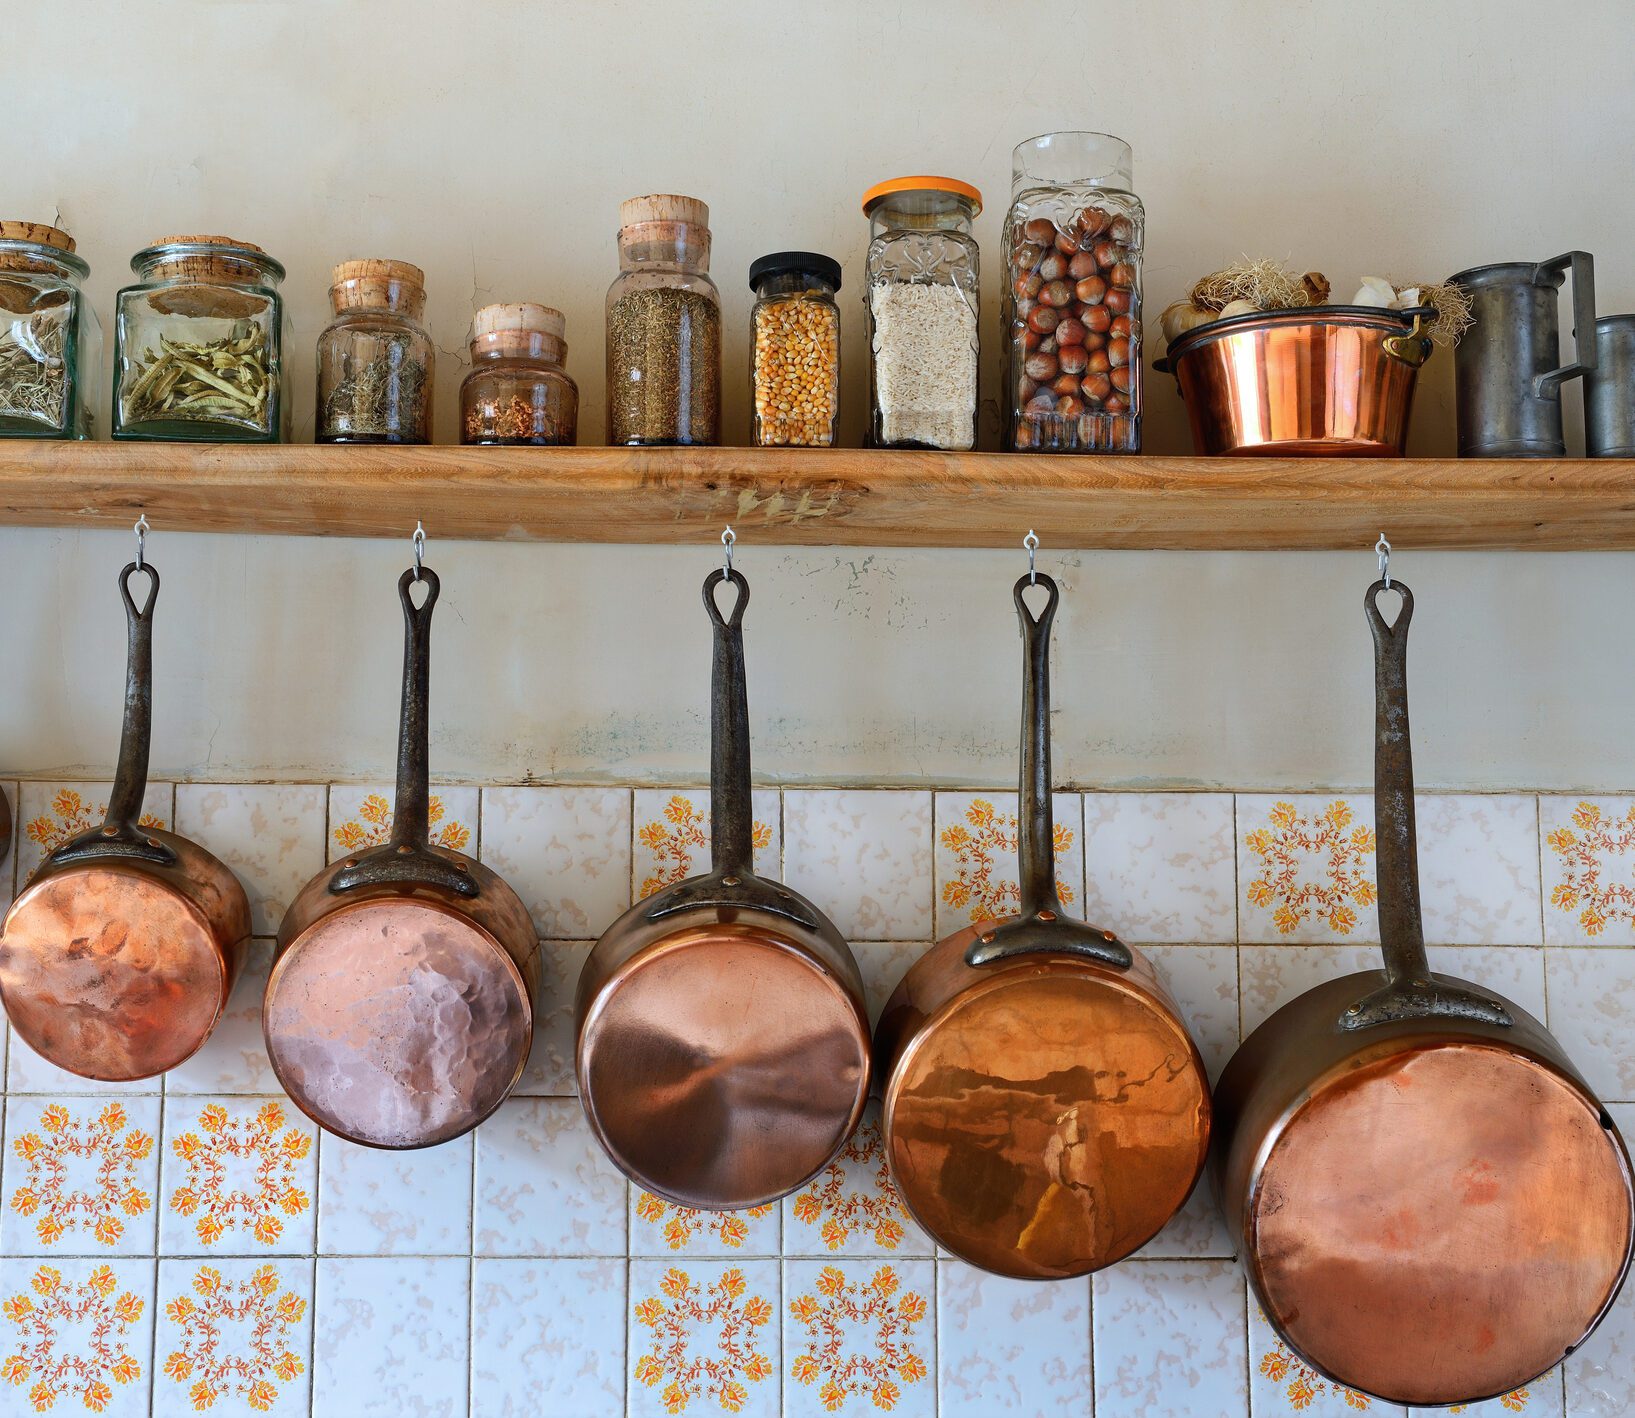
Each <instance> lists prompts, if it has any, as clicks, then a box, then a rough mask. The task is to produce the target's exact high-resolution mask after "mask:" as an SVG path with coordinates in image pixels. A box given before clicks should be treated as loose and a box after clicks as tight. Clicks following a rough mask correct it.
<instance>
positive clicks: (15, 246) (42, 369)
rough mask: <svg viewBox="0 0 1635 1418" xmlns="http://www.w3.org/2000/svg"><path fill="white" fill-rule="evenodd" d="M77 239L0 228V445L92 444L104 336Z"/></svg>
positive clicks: (49, 230)
mask: <svg viewBox="0 0 1635 1418" xmlns="http://www.w3.org/2000/svg"><path fill="white" fill-rule="evenodd" d="M90 269H91V268H90V267H89V266H87V265H86V264H85V262H84V261H82V260H81V259H80V258H79V257H78V256H76V255H74V238H73V237H71V236H69V235H68V233H67V232H63V231H58V230H57V228H56V227H52V226H43V225H41V224H40V223H38V222H11V221H0V438H89V437H90V436H91V390H92V389H93V388H95V386H96V378H97V362H98V360H99V359H100V357H101V353H102V328H101V326H99V325H98V324H97V318H96V313H95V312H94V311H93V310H92V309H91V306H90V303H89V302H88V301H87V300H86V299H85V297H84V295H83V294H82V293H81V291H80V283H81V282H82V281H83V280H84V279H85V278H86V276H88V275H89V274H90Z"/></svg>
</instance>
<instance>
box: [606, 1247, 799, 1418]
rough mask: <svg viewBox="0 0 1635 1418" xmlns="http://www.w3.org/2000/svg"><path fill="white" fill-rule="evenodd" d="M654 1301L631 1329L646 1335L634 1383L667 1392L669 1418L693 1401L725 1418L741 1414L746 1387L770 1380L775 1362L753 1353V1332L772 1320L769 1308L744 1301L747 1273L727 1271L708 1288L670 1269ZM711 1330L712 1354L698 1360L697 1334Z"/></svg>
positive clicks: (640, 1310) (750, 1298)
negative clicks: (710, 1404)
mask: <svg viewBox="0 0 1635 1418" xmlns="http://www.w3.org/2000/svg"><path fill="white" fill-rule="evenodd" d="M659 1291H660V1293H659V1294H658V1295H649V1296H647V1297H646V1298H645V1299H643V1300H641V1301H639V1302H638V1303H637V1305H636V1308H635V1315H636V1321H637V1323H638V1324H641V1325H643V1326H645V1327H646V1329H647V1330H649V1331H650V1337H649V1339H648V1340H647V1347H646V1348H645V1350H644V1351H643V1353H642V1354H640V1355H639V1356H638V1357H637V1359H636V1378H637V1379H638V1380H639V1381H640V1382H642V1383H644V1384H646V1385H647V1386H648V1387H650V1388H656V1387H658V1386H659V1385H660V1384H662V1385H663V1386H664V1388H663V1392H662V1394H661V1395H660V1397H661V1398H662V1400H663V1403H664V1411H665V1412H666V1413H684V1412H686V1410H687V1405H688V1404H689V1403H691V1402H692V1401H693V1400H694V1399H697V1398H701V1397H705V1396H708V1397H709V1398H711V1399H713V1400H714V1401H715V1403H716V1404H717V1405H718V1406H719V1408H720V1409H721V1411H722V1412H723V1413H739V1412H742V1410H743V1407H744V1403H745V1402H746V1400H747V1399H748V1398H749V1389H748V1387H747V1385H749V1384H752V1383H761V1382H763V1381H765V1380H766V1379H767V1378H769V1377H771V1374H772V1361H771V1360H770V1359H769V1358H768V1357H767V1356H766V1355H765V1354H763V1353H762V1352H761V1351H760V1349H759V1348H757V1347H756V1346H757V1345H758V1343H759V1342H760V1341H759V1338H758V1336H757V1334H756V1331H757V1330H760V1329H763V1328H765V1326H766V1325H767V1324H768V1323H769V1322H770V1321H771V1319H772V1306H771V1304H770V1303H768V1301H767V1300H766V1299H764V1298H763V1297H762V1296H760V1295H752V1294H750V1293H749V1287H748V1285H747V1284H746V1283H745V1281H744V1273H743V1271H741V1270H738V1269H736V1268H734V1269H729V1270H725V1271H723V1272H722V1273H721V1277H720V1278H719V1279H718V1280H716V1281H714V1282H713V1283H711V1284H709V1285H702V1284H700V1283H699V1282H698V1281H697V1280H695V1279H693V1277H692V1276H691V1275H690V1274H688V1272H687V1271H685V1270H681V1269H678V1268H676V1267H674V1266H672V1267H671V1268H670V1269H668V1270H666V1271H665V1272H664V1279H663V1280H662V1281H661V1282H660V1284H659ZM701 1330H708V1331H709V1332H710V1336H711V1338H712V1339H713V1340H714V1342H715V1348H716V1353H714V1354H705V1353H702V1352H700V1349H699V1345H698V1340H699V1338H700V1331H701Z"/></svg>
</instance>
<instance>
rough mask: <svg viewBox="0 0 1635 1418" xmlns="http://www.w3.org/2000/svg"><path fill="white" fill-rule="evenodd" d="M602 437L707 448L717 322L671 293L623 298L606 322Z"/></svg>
mask: <svg viewBox="0 0 1635 1418" xmlns="http://www.w3.org/2000/svg"><path fill="white" fill-rule="evenodd" d="M607 372H608V431H609V435H610V439H609V441H610V442H612V443H615V444H644V443H651V444H666V443H684V444H714V443H717V442H719V441H720V431H721V316H720V313H719V312H718V311H717V309H716V306H715V302H714V301H712V300H710V299H709V297H707V296H705V295H701V294H699V292H697V291H691V290H682V289H678V288H676V287H673V286H663V287H658V288H654V289H646V290H632V291H627V292H626V293H625V294H624V295H622V296H620V297H619V298H618V300H616V301H615V302H614V303H613V309H612V310H611V311H610V312H609V314H608V345H607Z"/></svg>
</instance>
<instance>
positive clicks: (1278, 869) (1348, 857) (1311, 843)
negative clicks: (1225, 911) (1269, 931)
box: [1244, 798, 1377, 935]
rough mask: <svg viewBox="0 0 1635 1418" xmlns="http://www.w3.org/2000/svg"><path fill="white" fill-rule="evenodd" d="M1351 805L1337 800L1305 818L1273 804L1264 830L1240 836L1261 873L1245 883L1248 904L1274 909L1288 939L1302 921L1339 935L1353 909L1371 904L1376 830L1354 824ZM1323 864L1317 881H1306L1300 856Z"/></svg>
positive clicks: (1347, 929) (1349, 925) (1347, 928)
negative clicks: (1322, 925)
mask: <svg viewBox="0 0 1635 1418" xmlns="http://www.w3.org/2000/svg"><path fill="white" fill-rule="evenodd" d="M1353 818H1354V814H1353V813H1352V811H1351V805H1350V804H1349V803H1348V802H1346V801H1345V799H1344V798H1337V799H1336V800H1335V801H1333V802H1331V803H1330V804H1329V805H1328V806H1327V807H1326V808H1324V809H1323V811H1322V812H1320V813H1317V814H1315V815H1313V816H1308V815H1307V814H1306V813H1304V812H1302V811H1301V810H1300V809H1299V808H1297V807H1296V806H1295V805H1294V804H1293V803H1282V802H1280V803H1277V804H1275V805H1274V806H1273V808H1272V812H1271V818H1270V821H1269V823H1268V825H1267V826H1265V827H1259V828H1256V829H1255V830H1254V831H1253V832H1251V833H1249V834H1248V835H1247V836H1246V837H1245V838H1244V843H1245V845H1246V846H1247V847H1248V848H1249V850H1250V851H1251V852H1253V853H1254V854H1255V855H1256V856H1257V857H1259V858H1260V861H1261V866H1260V874H1259V875H1258V876H1257V877H1256V878H1255V879H1254V880H1253V881H1251V882H1250V883H1249V887H1248V892H1247V894H1248V897H1249V900H1250V902H1251V903H1252V904H1254V905H1256V906H1261V907H1272V908H1273V910H1272V921H1273V923H1274V924H1275V925H1276V926H1277V929H1278V931H1279V932H1280V933H1281V934H1283V935H1288V934H1290V933H1292V932H1293V931H1295V930H1297V929H1298V928H1299V927H1300V925H1301V924H1302V923H1303V922H1306V921H1309V920H1314V919H1315V920H1321V921H1323V922H1325V923H1326V924H1327V925H1328V926H1329V928H1330V929H1331V930H1333V931H1335V932H1337V933H1338V934H1340V935H1350V934H1351V931H1352V929H1353V928H1354V927H1355V926H1356V924H1357V913H1356V911H1355V910H1353V909H1352V908H1353V907H1355V906H1372V905H1373V904H1374V901H1375V898H1376V895H1377V893H1376V892H1375V889H1374V883H1373V880H1372V879H1371V878H1370V876H1369V874H1368V870H1369V866H1370V865H1371V864H1372V862H1373V860H1374V831H1373V829H1372V828H1370V827H1364V826H1362V825H1361V824H1354V822H1353ZM1307 855H1314V856H1317V857H1320V858H1321V859H1322V860H1323V862H1324V873H1323V877H1322V879H1321V880H1319V881H1312V880H1309V879H1306V871H1305V863H1303V862H1302V860H1301V859H1302V857H1304V856H1307Z"/></svg>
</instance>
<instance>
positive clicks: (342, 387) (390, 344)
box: [316, 259, 436, 443]
mask: <svg viewBox="0 0 1635 1418" xmlns="http://www.w3.org/2000/svg"><path fill="white" fill-rule="evenodd" d="M329 304H330V308H331V309H332V310H333V311H334V312H335V318H334V319H333V320H332V321H330V323H329V324H328V325H327V326H326V327H325V329H324V332H323V334H321V335H319V336H318V423H317V435H316V437H317V441H318V442H319V443H430V442H431V393H432V378H433V373H434V368H435V356H436V351H435V349H434V348H433V346H432V342H431V336H430V334H428V333H427V331H426V327H425V326H424V325H422V324H421V323H420V319H421V316H422V315H424V314H425V310H426V273H425V272H424V271H422V270H421V269H420V267H418V266H415V265H412V264H410V263H409V262H408V261H382V260H375V259H370V260H363V261H342V262H341V263H340V265H338V266H336V267H335V269H334V272H333V274H332V276H331V280H330V287H329Z"/></svg>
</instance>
